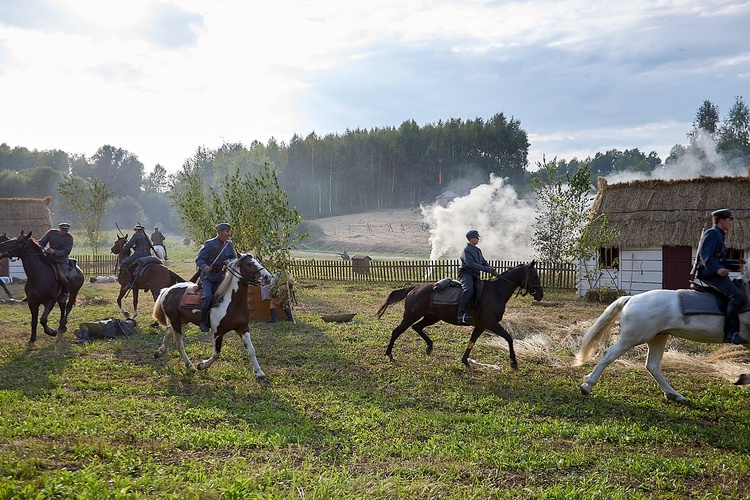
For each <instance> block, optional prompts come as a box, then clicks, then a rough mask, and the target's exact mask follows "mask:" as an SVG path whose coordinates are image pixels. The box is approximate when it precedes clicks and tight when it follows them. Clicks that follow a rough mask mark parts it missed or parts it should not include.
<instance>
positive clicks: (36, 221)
mask: <svg viewBox="0 0 750 500" xmlns="http://www.w3.org/2000/svg"><path fill="white" fill-rule="evenodd" d="M50 201H52V198H50V197H49V196H46V197H44V198H43V199H41V200H40V199H37V198H0V234H1V233H6V234H7V235H8V236H10V237H11V238H13V237H15V236H18V235H19V234H20V232H21V230H23V231H24V232H26V233H28V232H29V231H33V236H34V237H36V238H41V237H42V235H43V234H44V233H46V232H47V231H48V230H49V229H50V228H51V227H52V220H51V218H50V213H49V208H48V205H49V203H50Z"/></svg>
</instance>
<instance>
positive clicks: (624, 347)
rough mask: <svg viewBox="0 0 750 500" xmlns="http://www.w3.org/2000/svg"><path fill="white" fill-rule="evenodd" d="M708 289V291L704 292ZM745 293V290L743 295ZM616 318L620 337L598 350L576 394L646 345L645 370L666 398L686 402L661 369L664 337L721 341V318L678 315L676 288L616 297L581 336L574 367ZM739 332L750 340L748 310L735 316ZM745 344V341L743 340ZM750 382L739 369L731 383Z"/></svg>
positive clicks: (746, 275)
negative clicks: (632, 351)
mask: <svg viewBox="0 0 750 500" xmlns="http://www.w3.org/2000/svg"><path fill="white" fill-rule="evenodd" d="M749 270H750V267H748V266H745V271H744V273H743V276H742V280H743V282H744V284H745V286H744V288H745V290H747V283H748V279H750V278H749V275H750V272H749ZM705 293H709V292H705ZM745 295H746V297H747V293H746V294H745ZM618 317H619V318H620V338H619V339H618V340H617V342H615V343H614V344H613V345H611V346H610V347H609V348H608V349H606V350H605V351H604V353H603V354H602V358H601V360H599V363H598V364H597V365H596V368H594V371H592V372H591V373H589V374H588V375H586V377H585V378H584V382H583V384H581V392H582V393H583V394H589V393H590V392H591V390H592V389H593V387H594V384H596V383H597V381H598V380H599V377H600V376H601V374H602V372H603V371H604V369H605V368H607V366H609V365H610V363H612V362H613V361H614V360H616V359H617V358H619V357H620V356H622V355H623V354H625V353H626V352H627V351H629V350H630V349H632V348H633V347H635V346H636V345H639V344H644V343H645V344H648V355H647V357H646V369H648V371H649V373H651V376H652V377H654V380H656V383H657V384H659V386H660V387H661V388H662V390H663V391H664V397H666V398H667V399H668V400H670V401H676V402H679V403H682V402H685V398H684V397H683V396H682V394H680V393H679V392H677V391H675V390H674V389H673V388H672V386H671V385H669V382H667V380H666V379H665V378H664V375H662V373H661V359H662V356H663V355H664V347H665V346H666V344H667V340H668V338H669V335H674V336H675V337H680V338H683V339H687V340H693V341H695V342H705V343H722V342H723V341H724V333H723V331H724V316H723V315H709V314H690V315H685V314H683V313H682V308H681V305H680V297H679V294H678V291H676V290H651V291H649V292H645V293H641V294H638V295H635V296H628V297H620V298H619V299H617V300H616V301H614V302H613V303H612V304H610V305H609V306H608V307H607V308H606V309H605V310H604V312H603V313H602V314H601V316H599V318H597V320H596V321H595V322H594V324H593V325H591V327H590V328H589V329H588V331H587V332H586V335H584V337H583V341H582V342H581V347H580V349H579V350H578V354H576V361H575V362H574V364H573V366H580V365H582V364H583V363H585V362H587V361H588V360H590V359H591V358H592V357H593V355H594V353H595V351H596V350H597V347H598V346H599V344H600V343H601V342H602V341H603V337H604V335H605V334H606V333H608V332H609V331H610V327H611V326H612V324H613V323H614V322H615V321H616V320H617V318H618ZM740 334H741V335H742V336H743V337H744V338H750V312H745V313H743V314H740ZM744 346H745V347H747V348H750V344H744ZM734 383H735V384H736V385H744V384H748V383H750V374H748V373H744V374H741V375H740V376H739V378H738V379H737V380H736V381H735V382H734Z"/></svg>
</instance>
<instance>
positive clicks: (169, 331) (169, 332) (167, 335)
mask: <svg viewBox="0 0 750 500" xmlns="http://www.w3.org/2000/svg"><path fill="white" fill-rule="evenodd" d="M173 334H174V328H172V325H171V324H170V325H167V328H166V331H165V332H164V339H163V340H162V341H161V345H160V346H159V348H158V349H157V350H156V352H155V353H154V358H156V359H159V358H161V357H162V356H164V355H165V354H166V353H167V351H168V350H169V342H170V341H171V340H172V337H173V336H174V335H173Z"/></svg>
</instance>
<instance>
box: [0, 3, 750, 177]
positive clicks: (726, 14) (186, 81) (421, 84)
mask: <svg viewBox="0 0 750 500" xmlns="http://www.w3.org/2000/svg"><path fill="white" fill-rule="evenodd" d="M749 26H750V2H747V1H739V0H736V1H735V0H727V1H711V2H706V1H705V0H675V1H642V0H627V1H622V0H619V1H591V0H549V1H541V0H527V1H517V0H508V1H499V0H498V1H489V0H488V1H464V2H458V1H440V0H432V1H428V0H409V1H404V0H396V1H392V0H377V1H369V0H315V1H299V0H298V1H294V0H273V1H249V0H211V1H205V0H179V1H177V0H174V1H172V2H170V1H157V0H119V1H116V2H115V1H108V0H0V96H2V108H0V109H2V114H1V115H0V143H3V142H4V143H7V144H8V145H9V146H11V147H13V146H24V147H27V148H29V149H40V150H41V149H62V150H65V151H68V152H70V153H80V154H84V155H86V156H91V155H92V154H94V153H95V152H96V150H97V149H98V148H99V147H101V146H103V145H105V144H109V145H112V146H115V147H119V148H123V149H126V150H128V151H130V152H131V153H134V154H136V155H137V156H138V157H139V159H140V160H141V161H142V162H143V163H144V165H145V168H146V171H147V172H148V171H150V170H151V169H153V167H154V165H156V164H157V163H159V164H161V165H163V166H164V167H166V168H167V170H169V171H175V170H177V169H179V168H180V167H181V166H182V163H183V162H184V160H185V159H187V158H189V157H192V156H193V155H194V154H195V151H196V149H197V148H198V147H200V146H206V147H209V148H217V147H219V146H221V144H223V143H224V142H242V143H244V144H245V145H249V144H250V143H251V142H252V141H253V140H258V141H260V142H262V143H264V144H265V143H267V141H268V139H269V138H271V137H275V138H276V139H277V140H278V141H279V142H282V141H283V142H287V143H288V142H289V140H290V139H291V137H292V136H293V134H295V133H297V134H300V135H302V136H306V135H308V134H309V133H311V132H313V131H314V132H316V133H317V134H318V135H325V134H328V133H343V132H345V131H346V129H356V128H361V129H370V128H375V127H386V126H392V127H398V126H399V125H400V124H401V123H402V122H403V121H405V120H410V119H413V120H415V121H416V122H417V123H418V124H419V125H424V124H427V123H434V122H437V121H438V120H447V119H450V118H461V119H474V118H477V117H480V118H484V119H488V118H490V117H492V116H493V115H495V114H496V113H500V112H502V113H504V114H505V115H506V117H508V118H510V117H513V118H516V119H517V120H519V121H520V123H521V127H522V128H523V129H524V130H526V132H527V133H528V135H529V142H530V143H531V147H530V157H529V160H530V166H532V167H533V166H534V164H535V163H536V161H539V160H541V157H542V154H544V155H546V156H547V158H548V159H550V158H552V157H558V158H565V159H571V158H573V157H574V156H575V157H578V158H579V159H584V158H585V157H587V156H590V155H593V154H594V153H596V152H597V151H602V152H603V151H606V150H609V149H612V148H617V149H620V150H624V149H629V148H638V149H640V150H641V151H643V152H646V153H648V152H650V151H656V152H657V153H658V154H659V156H660V157H661V159H662V160H664V159H666V157H667V155H668V154H669V150H670V149H671V147H672V146H673V145H675V144H686V143H687V140H686V134H687V132H689V131H690V129H691V127H692V122H693V120H694V118H695V113H696V110H697V109H698V107H699V106H700V105H701V103H702V102H703V101H704V100H706V99H709V100H711V101H712V102H713V103H714V104H716V105H718V106H719V111H720V117H721V118H724V117H725V115H726V112H727V111H728V110H729V108H730V107H731V106H732V104H733V103H734V100H735V96H738V95H743V96H744V97H745V99H746V101H748V100H750V99H749V98H750V92H748V88H749V85H750V35H749V34H748V30H749V29H750V28H748V27H749Z"/></svg>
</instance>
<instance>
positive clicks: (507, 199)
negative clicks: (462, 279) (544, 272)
mask: <svg viewBox="0 0 750 500" xmlns="http://www.w3.org/2000/svg"><path fill="white" fill-rule="evenodd" d="M420 208H421V209H422V214H423V216H424V218H425V222H426V223H427V224H428V226H429V228H430V244H431V245H432V251H431V252H430V259H432V260H437V259H441V258H450V259H455V258H458V257H459V256H460V255H461V251H462V250H463V249H464V247H465V246H466V233H467V231H469V230H470V229H476V230H477V231H479V234H480V235H481V239H480V240H479V248H481V249H482V253H483V254H484V256H485V258H486V259H488V260H516V261H528V260H531V259H532V258H533V254H534V251H533V249H532V248H531V236H532V234H533V228H532V223H533V221H534V216H535V213H536V209H535V207H534V205H533V204H531V203H529V202H527V201H524V200H521V199H519V198H518V194H517V193H516V191H515V189H513V187H512V186H510V185H507V184H506V183H505V181H504V180H503V179H501V178H499V177H495V176H494V175H490V181H489V182H488V183H487V184H482V185H479V186H477V187H475V188H473V189H472V190H471V191H470V192H469V194H467V195H466V196H462V197H457V198H455V199H454V200H453V201H451V202H450V203H449V204H448V206H447V207H445V208H444V207H441V206H440V205H430V206H425V205H422V206H421V207H420Z"/></svg>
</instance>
